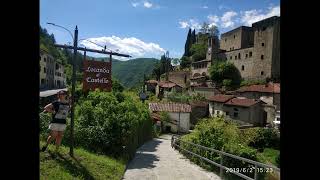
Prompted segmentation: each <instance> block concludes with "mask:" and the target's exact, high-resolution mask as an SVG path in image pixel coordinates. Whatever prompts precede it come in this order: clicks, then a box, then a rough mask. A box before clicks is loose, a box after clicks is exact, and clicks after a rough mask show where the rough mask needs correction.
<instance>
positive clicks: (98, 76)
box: [83, 60, 112, 91]
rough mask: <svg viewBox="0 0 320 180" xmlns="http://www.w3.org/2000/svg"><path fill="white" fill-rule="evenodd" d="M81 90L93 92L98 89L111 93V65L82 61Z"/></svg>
mask: <svg viewBox="0 0 320 180" xmlns="http://www.w3.org/2000/svg"><path fill="white" fill-rule="evenodd" d="M83 68H84V72H83V90H84V91H88V90H95V89H96V88H99V89H101V90H104V91H111V88H112V81H111V63H110V62H102V61H88V60H84V61H83Z"/></svg>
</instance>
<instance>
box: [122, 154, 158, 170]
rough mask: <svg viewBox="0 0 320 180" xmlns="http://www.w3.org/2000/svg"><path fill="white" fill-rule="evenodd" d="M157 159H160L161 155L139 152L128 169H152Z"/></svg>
mask: <svg viewBox="0 0 320 180" xmlns="http://www.w3.org/2000/svg"><path fill="white" fill-rule="evenodd" d="M156 161H159V157H158V156H156V155H154V154H145V153H138V154H136V157H135V158H134V159H133V161H131V162H130V164H129V166H128V168H127V170H129V169H142V168H147V169H151V168H154V167H155V165H154V162H156Z"/></svg>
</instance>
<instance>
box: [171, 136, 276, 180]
mask: <svg viewBox="0 0 320 180" xmlns="http://www.w3.org/2000/svg"><path fill="white" fill-rule="evenodd" d="M180 142H182V143H186V144H190V145H192V146H194V147H198V148H200V149H204V150H207V151H211V152H215V153H218V154H219V155H220V163H217V162H214V161H212V160H210V159H208V158H205V157H203V156H201V155H199V154H196V153H194V152H191V151H189V150H187V149H184V148H182V147H181V146H180V145H179V144H180ZM171 147H178V148H179V149H181V150H183V151H185V152H187V153H189V154H192V155H194V156H196V157H198V158H200V159H202V160H204V161H206V162H208V163H210V164H213V165H215V166H218V167H219V168H220V177H221V178H223V170H228V172H230V173H232V174H235V175H237V176H239V177H242V178H244V179H247V180H257V178H258V172H266V171H265V170H263V169H261V167H262V168H267V169H270V171H276V172H278V173H279V174H280V168H278V167H276V166H272V165H268V164H263V163H260V162H257V161H253V160H250V159H247V158H243V157H240V156H235V155H233V154H229V153H226V152H223V151H219V150H216V149H212V148H208V147H205V146H201V145H199V144H194V143H191V142H186V141H183V140H181V139H180V136H177V135H173V136H172V137H171ZM224 156H227V157H230V158H234V159H237V160H240V161H245V162H247V163H250V164H253V165H254V168H253V171H254V179H253V178H251V177H249V176H246V175H244V174H242V173H240V170H239V169H236V168H230V167H226V166H223V157H224ZM259 167H260V168H259ZM242 172H244V171H242ZM247 172H248V171H247Z"/></svg>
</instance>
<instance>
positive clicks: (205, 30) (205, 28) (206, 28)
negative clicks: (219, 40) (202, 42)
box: [200, 22, 209, 34]
mask: <svg viewBox="0 0 320 180" xmlns="http://www.w3.org/2000/svg"><path fill="white" fill-rule="evenodd" d="M200 31H201V32H202V33H204V34H206V33H208V31H209V24H208V23H206V22H203V24H202V26H201V29H200Z"/></svg>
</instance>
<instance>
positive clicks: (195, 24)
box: [189, 19, 201, 29]
mask: <svg viewBox="0 0 320 180" xmlns="http://www.w3.org/2000/svg"><path fill="white" fill-rule="evenodd" d="M189 21H190V27H191V28H192V29H200V28H201V25H200V24H199V22H198V21H197V20H195V19H190V20H189Z"/></svg>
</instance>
